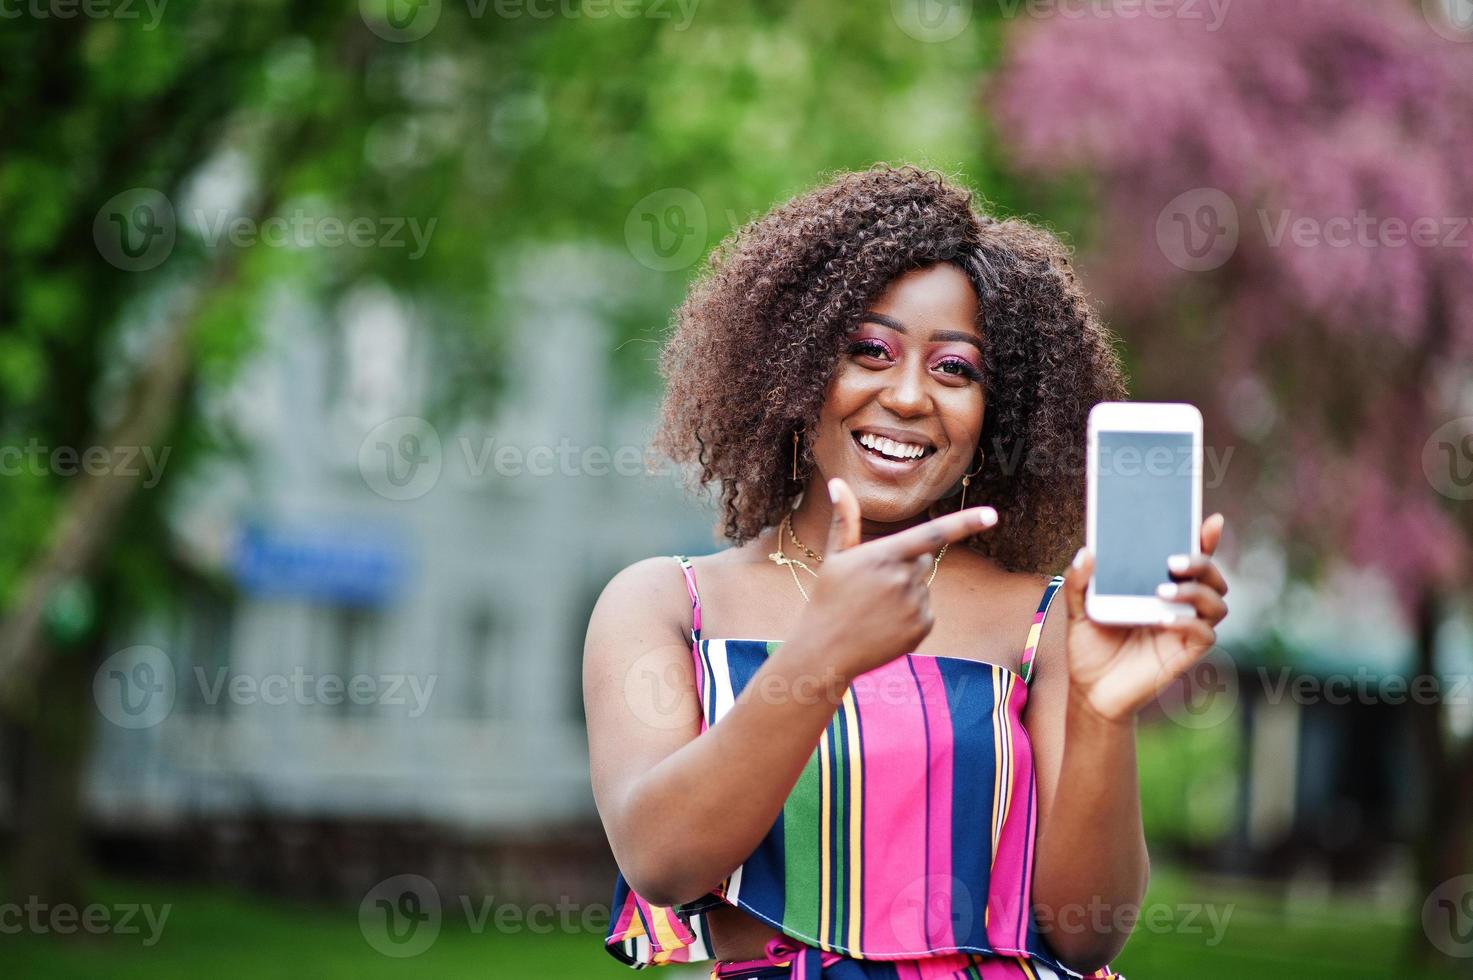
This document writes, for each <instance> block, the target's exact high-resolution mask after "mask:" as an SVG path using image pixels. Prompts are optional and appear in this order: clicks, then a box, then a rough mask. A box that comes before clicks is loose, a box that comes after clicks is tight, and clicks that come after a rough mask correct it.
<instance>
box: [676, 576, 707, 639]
mask: <svg viewBox="0 0 1473 980" xmlns="http://www.w3.org/2000/svg"><path fill="white" fill-rule="evenodd" d="M675 560H676V561H678V562H680V570H681V571H682V572H684V573H685V591H687V592H689V593H690V641H691V642H692V643H699V642H701V594H700V593H699V592H697V591H696V569H695V566H694V565H692V564H691V563H690V559H689V558H687V557H685V556H684V555H676V556H675Z"/></svg>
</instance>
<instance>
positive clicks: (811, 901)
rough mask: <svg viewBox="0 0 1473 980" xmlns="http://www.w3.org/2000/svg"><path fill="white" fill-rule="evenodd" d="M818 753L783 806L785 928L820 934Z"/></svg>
mask: <svg viewBox="0 0 1473 980" xmlns="http://www.w3.org/2000/svg"><path fill="white" fill-rule="evenodd" d="M818 794H819V775H818V750H817V749H816V748H815V749H814V750H813V754H812V755H810V756H809V757H808V761H807V762H806V763H804V764H803V772H802V773H800V774H799V776H798V782H797V783H796V784H795V785H794V786H793V791H792V792H791V793H789V794H788V799H787V802H786V803H784V804H783V926H784V927H785V928H786V929H788V930H790V931H792V932H797V933H801V934H803V935H805V936H816V935H817V934H818V871H819V862H818V855H819V847H821V846H822V845H821V844H820V842H819V839H818V814H819V808H818V804H819V798H818Z"/></svg>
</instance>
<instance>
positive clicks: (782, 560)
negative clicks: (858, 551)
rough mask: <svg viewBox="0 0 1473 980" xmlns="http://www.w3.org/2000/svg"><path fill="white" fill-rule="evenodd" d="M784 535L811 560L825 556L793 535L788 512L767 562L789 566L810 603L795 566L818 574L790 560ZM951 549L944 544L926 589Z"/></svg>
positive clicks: (949, 545) (779, 527)
mask: <svg viewBox="0 0 1473 980" xmlns="http://www.w3.org/2000/svg"><path fill="white" fill-rule="evenodd" d="M784 534H786V535H787V536H788V537H789V538H791V539H792V541H793V545H794V547H796V548H797V549H798V550H800V551H802V552H803V553H804V554H805V555H807V556H808V557H809V558H812V559H813V560H814V561H816V562H820V563H822V562H823V555H820V554H818V553H817V552H816V551H814V550H813V549H812V548H810V547H808V546H807V545H806V544H804V543H803V542H802V541H799V540H798V535H796V534H794V533H793V512H792V511H788V513H787V514H786V515H784V516H783V522H782V524H781V525H779V526H778V530H777V549H778V550H776V551H774V552H772V553H771V554H769V555H768V556H767V560H768V561H770V562H772V563H774V564H776V565H786V566H788V571H789V572H790V573H791V574H792V576H793V584H794V585H796V586H797V587H798V591H799V592H801V593H802V594H803V601H804V602H807V601H809V600H808V590H807V589H805V588H803V582H802V580H800V579H799V578H798V572H797V570H796V569H794V567H793V566H795V565H796V566H797V567H798V568H801V569H803V571H805V572H807V573H808V574H809V575H812V576H813V577H814V578H818V573H817V572H815V571H814V570H813V569H812V568H810V567H809V566H808V563H807V562H803V561H799V560H798V559H797V558H789V557H788V556H787V555H786V554H785V553H784V552H783V535H784ZM950 547H951V544H950V543H947V544H944V545H942V546H941V550H940V551H938V552H937V553H936V560H935V561H934V562H933V563H932V565H931V576H930V577H929V578H927V579H926V588H928V589H929V588H930V587H931V583H932V582H934V581H935V580H936V573H937V572H938V571H939V570H940V569H941V559H942V558H944V557H945V556H946V549H947V548H950Z"/></svg>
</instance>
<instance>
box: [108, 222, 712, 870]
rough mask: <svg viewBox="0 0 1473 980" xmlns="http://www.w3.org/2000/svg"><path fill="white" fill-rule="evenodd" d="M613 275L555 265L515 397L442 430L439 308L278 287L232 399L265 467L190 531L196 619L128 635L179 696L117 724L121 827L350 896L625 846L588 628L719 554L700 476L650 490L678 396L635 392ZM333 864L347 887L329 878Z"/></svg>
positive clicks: (539, 300) (186, 537) (225, 401)
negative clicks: (604, 300) (614, 599)
mask: <svg viewBox="0 0 1473 980" xmlns="http://www.w3.org/2000/svg"><path fill="white" fill-rule="evenodd" d="M554 259H555V260H554ZM541 260H545V261H541ZM580 267H581V268H583V269H584V270H585V273H586V274H585V275H583V276H581V277H576V281H570V280H569V275H570V270H576V269H578V268H580ZM539 269H555V270H557V271H556V274H555V276H554V275H552V274H547V275H543V274H541V273H539V272H538V270H539ZM601 269H602V266H601V264H600V262H599V257H598V256H597V255H596V254H593V255H584V254H582V253H578V252H576V251H575V252H565V253H559V254H558V255H556V256H555V257H554V256H538V257H537V259H536V260H530V261H528V263H527V265H526V268H525V269H524V270H522V274H520V275H518V276H515V277H513V278H514V280H515V281H518V282H521V283H522V284H523V286H522V288H521V289H520V291H519V292H518V293H517V294H516V295H513V296H510V297H508V299H507V302H511V303H514V304H516V316H514V317H512V318H511V319H512V320H513V321H514V322H516V323H517V324H519V326H518V327H517V328H516V329H515V330H514V331H513V335H512V336H511V338H510V339H509V341H508V343H507V344H506V346H505V349H506V350H508V351H509V357H510V361H511V363H510V364H509V366H508V369H507V370H505V372H504V376H505V377H506V378H507V379H508V384H507V387H506V389H505V390H504V391H502V392H501V393H500V395H499V397H498V399H497V404H498V405H499V406H500V407H499V408H497V409H496V410H495V412H494V414H493V415H492V416H491V417H488V418H483V419H477V420H465V419H462V420H461V421H459V422H456V423H453V424H452V425H447V424H445V423H432V422H429V421H426V419H427V418H433V417H434V398H435V397H436V395H437V394H438V393H440V392H441V391H443V390H444V389H445V388H446V387H447V385H446V381H445V378H446V376H447V373H448V372H452V371H454V370H455V368H456V367H457V365H455V364H454V363H453V360H454V357H455V356H456V355H455V354H454V353H453V352H452V351H448V350H447V349H446V347H445V346H443V345H442V343H441V341H440V339H439V336H438V333H437V331H436V329H435V325H434V323H433V318H434V316H435V312H434V311H433V310H427V309H413V308H411V307H409V306H407V305H405V304H404V303H403V301H402V300H400V299H399V298H398V297H396V296H395V295H394V294H393V293H391V292H390V291H388V290H386V289H384V288H381V287H375V286H369V287H365V288H363V289H360V290H358V291H356V292H354V293H352V294H351V295H349V296H348V297H347V299H346V300H345V301H344V302H343V304H342V305H341V307H340V308H338V309H337V310H336V311H331V312H330V314H329V315H327V316H324V314H323V313H322V312H321V311H317V310H314V309H312V308H310V307H308V306H305V305H304V304H302V302H301V301H300V300H299V298H297V297H294V296H292V295H289V294H288V295H283V296H282V297H281V298H280V300H279V302H278V303H277V304H276V308H275V309H274V310H273V311H272V313H271V316H270V317H269V318H268V325H267V327H266V329H265V334H266V338H265V342H264V345H263V349H262V350H261V351H260V353H259V355H258V356H257V357H256V358H255V359H254V360H253V362H252V363H251V364H250V366H249V367H248V369H247V370H245V371H244V372H243V373H242V374H241V376H240V379H239V382H238V384H236V385H235V386H234V387H233V388H232V389H231V391H230V392H228V393H227V394H225V395H223V396H221V397H220V398H219V399H218V402H217V403H216V404H213V405H212V406H211V412H212V415H213V416H214V418H215V421H216V422H217V423H218V424H219V426H220V428H221V430H222V431H228V432H230V433H232V434H233V435H234V436H235V437H236V438H238V439H239V440H240V442H241V444H242V445H243V447H244V452H243V454H242V457H241V458H239V459H233V460H230V461H221V462H218V463H215V464H213V465H211V467H210V468H209V470H208V472H205V473H202V474H201V475H200V478H199V479H198V480H196V481H195V485H196V487H197V491H195V492H191V493H189V494H187V495H185V497H186V498H187V502H186V503H185V504H184V505H182V507H181V508H180V512H179V513H178V514H177V520H176V522H175V524H176V527H177V529H178V540H177V542H176V543H175V544H174V545H173V547H175V548H176V549H177V550H178V552H179V563H180V567H181V574H180V581H181V585H180V589H181V595H180V599H181V600H182V601H181V602H180V603H179V607H180V613H179V615H177V616H171V617H166V618H159V619H156V620H152V621H149V622H144V623H140V624H138V626H137V627H136V629H135V630H133V631H131V633H130V635H128V636H126V637H123V638H121V639H120V641H119V642H118V643H117V644H116V646H117V647H118V648H120V649H122V648H128V649H129V650H130V651H131V652H128V653H125V654H120V655H119V656H120V657H122V658H123V660H122V661H120V662H119V663H118V664H116V665H113V666H112V667H110V668H109V671H110V672H113V673H116V674H117V677H118V680H117V682H118V683H119V684H126V683H127V677H128V676H129V673H128V672H129V671H130V670H132V669H136V668H137V666H138V664H139V663H142V662H143V661H145V660H147V661H150V662H151V663H153V664H161V663H162V664H165V665H166V666H167V667H169V668H171V669H172V675H173V692H172V696H171V697H168V698H164V697H163V695H162V694H161V695H160V697H161V699H162V700H166V701H168V702H169V703H168V704H167V705H164V704H155V705H153V711H152V714H151V715H150V716H145V717H143V718H141V719H130V718H127V717H122V718H117V719H110V718H109V719H106V720H103V721H101V722H100V723H99V726H98V732H97V739H96V751H95V752H94V754H93V756H92V765H91V771H90V776H89V780H88V795H89V799H90V805H91V807H92V811H93V814H94V816H95V818H96V819H97V821H98V823H99V824H100V825H101V826H102V827H103V828H111V829H112V830H113V831H115V832H116V834H117V835H118V837H119V840H122V841H125V842H127V843H128V847H129V848H133V849H134V850H138V849H140V848H142V849H144V850H153V849H155V848H158V849H163V850H170V849H173V848H174V846H175V845H176V844H177V842H178V841H179V839H180V837H181V835H184V836H185V837H187V838H188V839H189V840H191V841H192V842H193V843H194V844H195V845H197V847H196V848H195V850H196V851H197V852H198V859H199V862H200V863H202V864H204V865H207V866H209V868H211V869H213V872H214V873H215V874H217V875H224V876H225V877H231V878H240V877H259V876H261V875H266V876H267V877H269V878H270V879H271V881H277V882H280V883H281V884H282V885H283V887H290V888H300V887H307V888H313V887H315V888H316V889H317V890H326V891H337V890H342V891H347V892H351V891H353V890H354V889H358V888H361V887H362V883H363V882H365V881H370V882H371V881H373V880H376V878H378V877H382V876H383V875H384V874H387V873H393V872H397V871H402V870H406V868H405V867H399V866H397V865H396V864H395V861H396V860H399V861H400V862H401V863H402V862H403V861H411V860H412V864H413V870H420V869H423V868H427V867H434V866H436V862H437V860H438V861H440V863H442V864H445V865H446V866H447V867H448V866H456V867H460V866H462V865H463V863H464V862H463V856H464V852H466V851H475V850H477V849H481V850H483V851H484V850H485V849H487V848H490V849H495V848H499V847H503V846H505V847H507V848H509V849H510V850H511V851H514V852H515V853H518V854H522V855H526V854H534V855H535V853H536V852H537V849H538V847H539V842H542V843H543V844H545V845H547V847H548V848H549V853H551V852H553V851H557V850H558V849H559V848H560V847H562V845H564V844H566V843H567V842H569V841H572V840H575V839H576V840H584V841H587V842H589V843H588V846H589V847H590V848H593V849H594V850H595V851H597V850H598V849H599V845H600V844H601V836H600V835H599V833H598V830H597V822H596V814H595V812H594V809H593V801H592V797H591V793H590V789H589V782H588V756H587V745H586V735H585V731H584V726H583V715H582V698H581V673H580V665H581V657H582V644H583V635H584V630H585V628H586V626H587V618H588V613H589V611H590V609H591V608H592V604H593V602H594V600H595V599H596V597H597V595H598V593H599V591H600V590H601V589H602V587H603V585H604V584H605V583H606V582H607V581H608V578H609V577H610V576H611V575H612V574H613V573H614V572H615V571H617V570H618V569H619V568H620V567H622V566H623V565H625V564H628V563H629V562H631V561H634V560H636V559H639V558H642V557H646V556H648V555H652V554H660V553H675V552H679V551H692V552H695V553H701V552H704V551H709V550H712V547H713V545H712V537H711V531H710V527H711V520H710V516H709V514H708V512H706V511H705V510H703V509H702V508H701V507H700V506H698V505H697V504H696V503H695V502H693V501H692V500H690V499H688V498H687V496H686V495H685V494H683V493H682V492H681V491H680V489H679V487H678V485H677V481H676V479H675V477H674V476H673V475H672V474H668V473H667V474H663V475H660V474H657V475H648V474H645V473H643V472H642V470H643V467H644V465H645V463H644V458H643V447H644V446H645V445H646V443H647V441H648V438H649V435H650V431H649V424H650V423H649V420H650V419H651V418H653V406H652V405H651V404H650V401H649V398H648V397H645V398H635V399H632V400H631V399H628V398H626V397H623V396H621V393H619V392H616V391H615V390H613V386H612V385H611V382H610V369H609V363H610V359H609V356H608V354H609V349H610V347H611V346H612V343H613V341H612V336H611V330H610V328H609V326H608V324H606V323H605V322H603V320H601V319H600V317H599V315H598V314H597V312H596V307H597V303H598V299H599V297H598V292H599V290H600V289H602V288H604V283H605V282H606V280H605V278H604V277H603V276H602V274H601ZM324 319H326V320H327V321H328V322H326V323H324V322H323V321H324ZM636 471H638V472H636ZM671 574H672V575H675V574H678V568H677V567H676V566H675V565H674V563H673V562H672V565H671ZM160 651H161V652H162V653H161V654H160ZM161 655H162V656H163V657H165V658H166V660H160V659H159V658H160V656H161ZM130 658H131V659H130ZM135 661H136V662H135ZM108 683H109V681H108V680H107V678H100V679H99V684H102V685H103V688H102V689H100V693H99V697H103V698H105V697H108V696H110V693H109V691H108V690H107V689H106V685H107V684H108ZM103 714H104V716H107V715H108V714H109V712H108V711H106V710H104V711H103ZM118 722H121V723H118ZM150 842H152V843H150ZM124 850H127V848H124ZM437 855H438V857H437ZM568 856H569V857H570V858H571V857H572V855H568ZM160 860H161V859H160V857H159V855H157V854H153V855H151V856H150V860H149V861H148V863H149V864H150V865H151V866H154V867H158V866H159V862H160ZM177 863H178V859H177V857H176V858H175V860H173V861H167V860H165V861H164V865H165V866H168V865H169V864H177ZM533 863H534V865H535V863H536V862H535V858H534V859H533ZM263 866H270V867H263ZM314 868H320V870H321V874H323V875H327V876H329V878H331V877H332V876H334V875H343V876H346V877H345V878H344V880H340V881H339V880H337V879H336V878H332V880H326V881H320V882H319V883H318V884H317V885H316V886H312V885H303V884H301V883H302V882H310V881H312V880H313V869H314ZM462 870H463V868H462ZM499 870H504V869H499ZM498 873H499V871H498ZM540 873H541V872H540V871H539V870H538V869H537V868H535V867H533V868H530V869H527V874H528V875H533V876H535V875H537V874H540ZM601 874H602V872H600V875H601ZM599 880H600V881H602V878H601V877H600V878H599ZM271 881H268V882H265V883H266V884H270V883H271ZM360 893H361V892H360Z"/></svg>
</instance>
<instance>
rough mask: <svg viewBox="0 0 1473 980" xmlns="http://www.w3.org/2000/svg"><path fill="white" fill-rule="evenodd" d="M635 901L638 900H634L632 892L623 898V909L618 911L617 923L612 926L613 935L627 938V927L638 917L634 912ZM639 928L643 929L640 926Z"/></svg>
mask: <svg viewBox="0 0 1473 980" xmlns="http://www.w3.org/2000/svg"><path fill="white" fill-rule="evenodd" d="M637 901H638V899H637V898H635V896H634V892H632V891H631V892H630V893H629V894H628V895H627V896H626V897H625V899H624V907H623V908H622V909H620V910H619V922H618V924H617V925H615V926H614V935H616V936H619V937H620V938H623V939H627V938H628V935H629V926H630V924H631V923H633V922H634V919H635V917H636V916H637V915H638V913H637V912H636V911H635V902H637ZM641 928H643V927H642V926H641Z"/></svg>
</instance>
